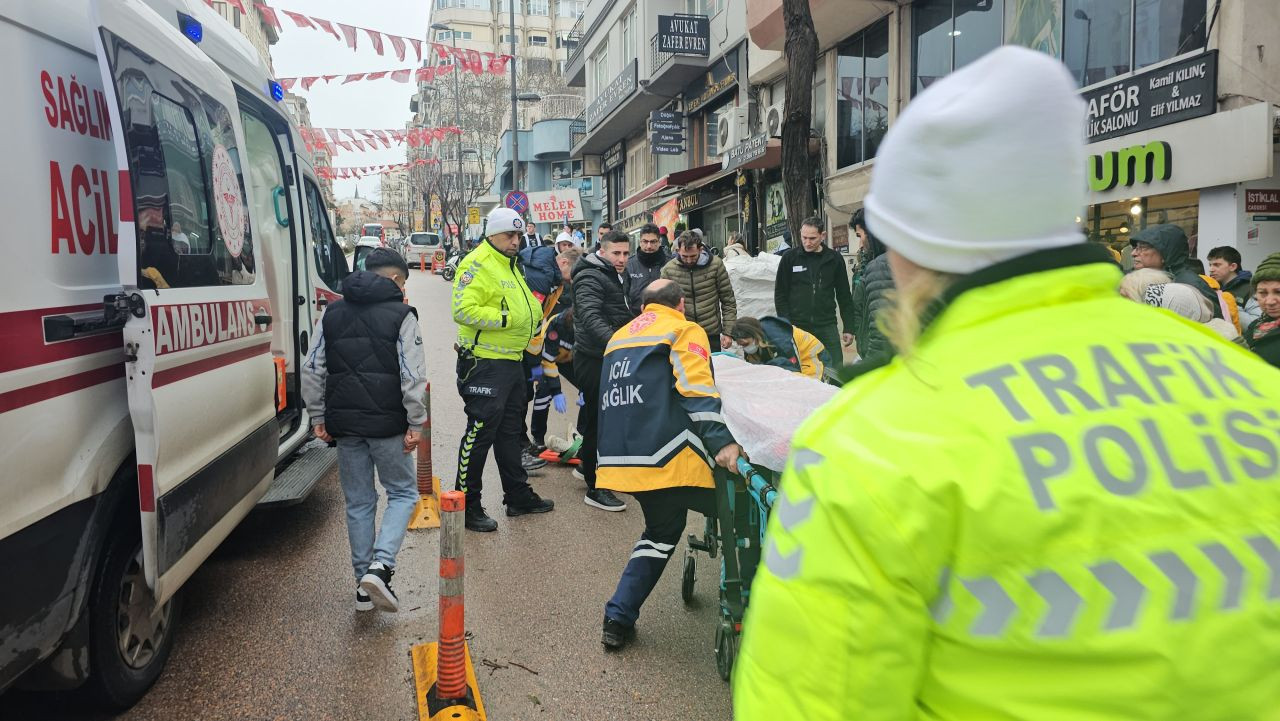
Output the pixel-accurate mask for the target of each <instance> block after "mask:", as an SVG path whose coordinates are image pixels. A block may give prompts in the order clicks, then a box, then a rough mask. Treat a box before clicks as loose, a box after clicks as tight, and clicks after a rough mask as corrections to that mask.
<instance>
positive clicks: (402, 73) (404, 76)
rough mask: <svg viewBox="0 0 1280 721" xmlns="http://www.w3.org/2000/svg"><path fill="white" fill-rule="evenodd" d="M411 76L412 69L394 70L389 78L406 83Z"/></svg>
mask: <svg viewBox="0 0 1280 721" xmlns="http://www.w3.org/2000/svg"><path fill="white" fill-rule="evenodd" d="M412 77H413V71H412V70H407V69H406V70H394V71H392V73H391V79H392V80H394V81H396V82H397V83H407V82H409V79H410V78H412Z"/></svg>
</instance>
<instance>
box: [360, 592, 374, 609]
mask: <svg viewBox="0 0 1280 721" xmlns="http://www.w3.org/2000/svg"><path fill="white" fill-rule="evenodd" d="M356 610H357V611H372V610H373V600H372V599H370V598H369V594H367V593H365V592H364V591H363V590H362V589H361V588H360V587H359V586H356Z"/></svg>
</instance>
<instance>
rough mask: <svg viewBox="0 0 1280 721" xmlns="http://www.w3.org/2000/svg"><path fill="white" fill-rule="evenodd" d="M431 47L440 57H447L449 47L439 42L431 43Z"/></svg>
mask: <svg viewBox="0 0 1280 721" xmlns="http://www.w3.org/2000/svg"><path fill="white" fill-rule="evenodd" d="M431 47H433V48H435V51H436V54H437V55H439V56H440V57H442V58H447V57H449V48H448V47H446V46H444V45H443V44H441V43H431Z"/></svg>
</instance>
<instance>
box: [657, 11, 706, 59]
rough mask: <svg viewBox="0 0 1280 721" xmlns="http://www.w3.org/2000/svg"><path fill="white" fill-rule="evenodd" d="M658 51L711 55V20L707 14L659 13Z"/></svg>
mask: <svg viewBox="0 0 1280 721" xmlns="http://www.w3.org/2000/svg"><path fill="white" fill-rule="evenodd" d="M658 52H660V53H672V54H673V55H700V56H702V57H704V58H705V57H707V56H709V55H710V54H711V21H710V20H708V19H707V16H706V15H659V16H658Z"/></svg>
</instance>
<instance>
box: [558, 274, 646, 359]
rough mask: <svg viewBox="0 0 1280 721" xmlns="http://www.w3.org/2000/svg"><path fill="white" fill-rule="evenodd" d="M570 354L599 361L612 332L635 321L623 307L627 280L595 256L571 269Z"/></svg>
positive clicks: (625, 306) (625, 307)
mask: <svg viewBox="0 0 1280 721" xmlns="http://www.w3.org/2000/svg"><path fill="white" fill-rule="evenodd" d="M570 277H571V278H572V279H573V282H572V283H571V284H570V286H569V287H570V288H571V289H572V290H573V336H574V344H573V354H574V355H575V356H588V357H593V358H603V357H604V348H605V346H606V345H608V344H609V339H610V338H612V337H613V333H614V331H616V330H618V329H619V328H621V327H622V326H624V325H626V324H627V322H628V321H630V320H631V319H632V318H634V317H635V315H636V314H635V313H633V312H632V311H631V308H630V306H629V305H627V290H628V288H629V287H630V285H631V279H630V278H628V277H627V276H626V274H625V273H624V274H622V275H619V274H618V272H617V271H616V270H614V269H613V266H612V265H610V264H609V263H607V262H605V260H604V259H603V258H601V257H600V256H599V255H597V254H595V253H588V254H586V255H584V256H582V259H581V260H579V261H578V264H577V265H575V266H573V272H572V273H571V275H570Z"/></svg>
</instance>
